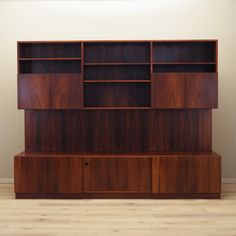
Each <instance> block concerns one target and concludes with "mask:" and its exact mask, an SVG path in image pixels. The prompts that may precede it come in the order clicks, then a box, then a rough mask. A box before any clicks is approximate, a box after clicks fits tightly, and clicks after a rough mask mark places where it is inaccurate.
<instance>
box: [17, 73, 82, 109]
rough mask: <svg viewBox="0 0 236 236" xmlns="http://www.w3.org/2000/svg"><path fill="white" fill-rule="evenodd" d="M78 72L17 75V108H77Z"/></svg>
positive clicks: (79, 87) (78, 93)
mask: <svg viewBox="0 0 236 236" xmlns="http://www.w3.org/2000/svg"><path fill="white" fill-rule="evenodd" d="M82 96H83V93H82V80H81V75H80V74H40V75H39V74H38V75H26V74H24V75H19V94H18V99H19V107H18V108H19V109H75V108H77V109H79V108H81V107H82V101H83V99H82Z"/></svg>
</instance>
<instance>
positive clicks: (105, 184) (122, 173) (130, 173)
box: [83, 157, 152, 192]
mask: <svg viewBox="0 0 236 236" xmlns="http://www.w3.org/2000/svg"><path fill="white" fill-rule="evenodd" d="M151 160H152V159H151V158H147V157H145V158H133V157H127V158H114V157H107V158H84V161H83V168H84V170H83V174H84V176H83V180H84V185H83V186H84V191H85V192H90V191H92V192H99V191H118V192H119V191H134V192H150V191H151V178H152V177H151V173H152V169H151V165H152V163H151Z"/></svg>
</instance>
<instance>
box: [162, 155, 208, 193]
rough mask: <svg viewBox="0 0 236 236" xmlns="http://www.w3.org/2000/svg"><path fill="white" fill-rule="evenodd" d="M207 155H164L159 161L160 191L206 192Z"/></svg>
mask: <svg viewBox="0 0 236 236" xmlns="http://www.w3.org/2000/svg"><path fill="white" fill-rule="evenodd" d="M208 163H209V162H208V156H164V157H161V161H160V193H207V192H208V189H209V187H208V186H209V181H208V180H209V170H208Z"/></svg>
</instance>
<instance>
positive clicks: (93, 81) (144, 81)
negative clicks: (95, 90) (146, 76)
mask: <svg viewBox="0 0 236 236" xmlns="http://www.w3.org/2000/svg"><path fill="white" fill-rule="evenodd" d="M84 83H151V80H84Z"/></svg>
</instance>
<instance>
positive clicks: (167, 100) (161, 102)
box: [152, 73, 185, 108]
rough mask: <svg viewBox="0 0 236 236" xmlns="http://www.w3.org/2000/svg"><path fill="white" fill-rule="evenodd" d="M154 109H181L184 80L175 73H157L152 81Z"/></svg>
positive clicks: (183, 95) (183, 96) (183, 99)
mask: <svg viewBox="0 0 236 236" xmlns="http://www.w3.org/2000/svg"><path fill="white" fill-rule="evenodd" d="M152 86H153V89H152V93H153V107H154V108H183V107H184V103H185V80H184V78H183V77H182V76H179V75H178V74H176V73H171V74H170V73H158V74H155V75H154V78H153V80H152Z"/></svg>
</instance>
